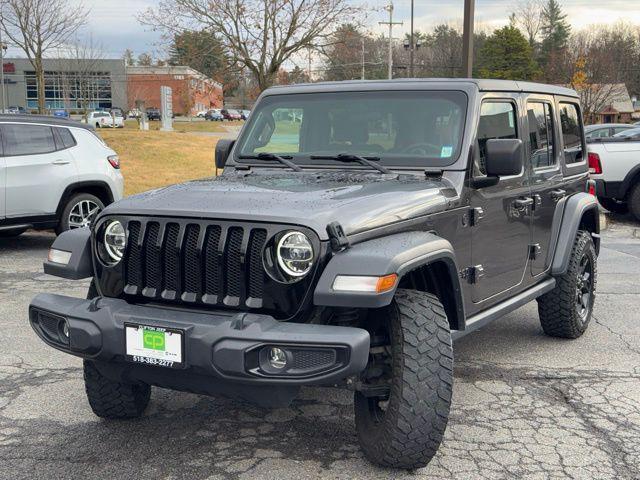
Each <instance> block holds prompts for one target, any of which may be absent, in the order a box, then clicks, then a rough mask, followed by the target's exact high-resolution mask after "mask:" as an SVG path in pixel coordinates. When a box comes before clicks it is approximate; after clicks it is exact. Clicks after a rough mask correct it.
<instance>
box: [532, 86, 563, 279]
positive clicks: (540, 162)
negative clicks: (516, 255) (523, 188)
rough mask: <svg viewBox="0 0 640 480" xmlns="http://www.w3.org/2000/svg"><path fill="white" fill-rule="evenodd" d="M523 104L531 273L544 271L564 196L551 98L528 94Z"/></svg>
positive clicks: (556, 129)
mask: <svg viewBox="0 0 640 480" xmlns="http://www.w3.org/2000/svg"><path fill="white" fill-rule="evenodd" d="M525 102H526V103H525V105H526V107H525V108H526V128H527V130H526V132H527V140H526V148H525V150H526V152H527V153H526V156H527V157H526V160H527V161H526V164H527V167H528V168H529V170H530V173H529V176H530V185H531V195H532V198H533V200H534V203H533V206H532V210H531V224H532V229H531V237H532V238H531V245H530V246H529V254H530V258H531V274H532V275H534V276H535V275H538V274H540V273H542V272H544V271H545V270H546V269H547V267H548V265H547V258H549V257H548V253H549V249H550V245H551V228H552V225H553V215H554V213H555V211H556V205H557V204H558V202H559V201H560V200H561V199H562V198H564V197H565V196H566V195H567V191H566V190H565V189H563V188H562V185H563V177H562V168H561V165H560V153H559V152H560V149H559V148H558V147H557V144H558V138H559V133H558V128H557V124H556V115H555V108H554V107H555V105H554V99H553V97H551V96H546V95H529V96H528V97H526V98H525Z"/></svg>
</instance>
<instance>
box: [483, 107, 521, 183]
mask: <svg viewBox="0 0 640 480" xmlns="http://www.w3.org/2000/svg"><path fill="white" fill-rule="evenodd" d="M493 138H502V139H505V138H518V131H517V129H516V107H515V105H514V104H513V103H511V102H508V101H504V102H484V103H483V104H482V108H481V110H480V122H479V123H478V155H476V167H477V170H478V171H477V172H476V173H478V172H479V173H481V174H483V175H486V174H487V170H486V167H485V166H486V146H487V140H491V139H493Z"/></svg>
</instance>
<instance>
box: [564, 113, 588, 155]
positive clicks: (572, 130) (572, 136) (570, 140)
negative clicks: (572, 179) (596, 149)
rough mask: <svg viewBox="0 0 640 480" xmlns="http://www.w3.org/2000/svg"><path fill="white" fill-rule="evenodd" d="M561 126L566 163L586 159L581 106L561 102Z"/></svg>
mask: <svg viewBox="0 0 640 480" xmlns="http://www.w3.org/2000/svg"><path fill="white" fill-rule="evenodd" d="M560 128H561V131H562V143H563V148H564V162H565V164H566V165H571V164H574V163H579V162H582V161H583V160H584V152H585V151H586V149H585V146H584V144H583V135H582V122H581V121H580V108H579V107H578V105H576V104H575V103H568V102H560Z"/></svg>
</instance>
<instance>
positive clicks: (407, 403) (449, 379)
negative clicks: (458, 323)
mask: <svg viewBox="0 0 640 480" xmlns="http://www.w3.org/2000/svg"><path fill="white" fill-rule="evenodd" d="M383 312H384V313H383V315H384V316H386V319H383V320H382V325H383V328H382V331H381V332H375V334H374V336H373V338H380V337H384V336H386V337H387V341H386V342H383V343H386V344H387V345H385V346H375V345H374V346H373V347H372V350H371V356H370V360H369V364H368V365H367V370H366V371H365V373H364V376H365V380H364V382H363V387H364V388H363V389H361V391H356V393H355V399H354V401H355V402H354V403H355V421H356V430H357V433H358V439H359V441H360V446H361V448H362V450H363V451H364V454H365V455H366V457H367V458H368V459H369V460H370V461H371V462H373V463H376V464H378V465H381V466H384V467H391V468H405V469H414V468H420V467H424V466H425V465H427V464H428V463H429V461H430V460H431V459H432V458H433V456H434V455H435V454H436V451H437V450H438V447H439V446H440V443H441V442H442V438H443V435H444V431H445V428H446V426H447V420H448V417H449V408H450V405H451V390H452V383H453V350H452V347H451V334H450V331H449V322H448V320H447V316H446V314H445V311H444V308H443V307H442V304H441V303H440V302H439V300H438V299H437V298H436V297H435V296H434V295H430V294H427V293H422V292H416V291H412V290H398V292H397V293H396V296H395V298H394V301H393V303H392V304H391V305H390V306H389V307H388V308H387V309H385V310H384V311H383ZM385 324H386V328H385V327H384V325H385ZM382 332H384V333H382ZM381 352H382V353H381ZM385 388H386V391H385Z"/></svg>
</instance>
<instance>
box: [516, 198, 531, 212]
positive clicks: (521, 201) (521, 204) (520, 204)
mask: <svg viewBox="0 0 640 480" xmlns="http://www.w3.org/2000/svg"><path fill="white" fill-rule="evenodd" d="M531 205H533V198H531V197H526V198H518V199H517V200H515V201H514V202H513V206H514V207H515V208H516V210H526V209H527V207H530V206H531Z"/></svg>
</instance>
